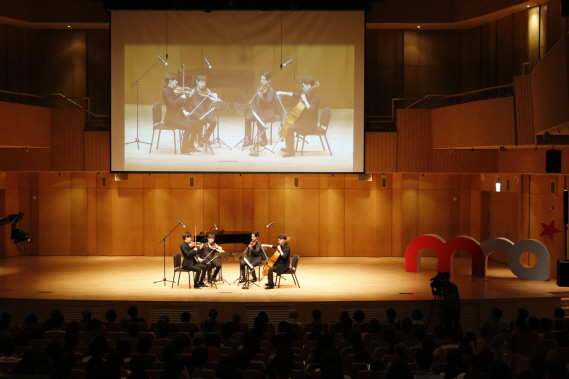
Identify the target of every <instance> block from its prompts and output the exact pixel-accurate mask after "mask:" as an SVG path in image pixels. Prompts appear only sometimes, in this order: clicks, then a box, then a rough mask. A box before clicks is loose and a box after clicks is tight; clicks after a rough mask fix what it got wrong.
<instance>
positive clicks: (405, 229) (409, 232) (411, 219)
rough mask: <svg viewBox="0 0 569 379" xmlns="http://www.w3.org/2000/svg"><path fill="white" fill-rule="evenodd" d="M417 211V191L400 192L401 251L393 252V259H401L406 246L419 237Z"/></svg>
mask: <svg viewBox="0 0 569 379" xmlns="http://www.w3.org/2000/svg"><path fill="white" fill-rule="evenodd" d="M417 210H418V192H417V190H403V191H402V192H401V224H402V227H401V250H400V251H394V252H393V256H395V257H403V256H404V255H405V248H406V247H407V245H408V244H409V243H410V242H411V241H412V240H413V239H414V238H416V237H417V236H418V235H419V234H418V221H419V220H418V216H419V215H418V212H417Z"/></svg>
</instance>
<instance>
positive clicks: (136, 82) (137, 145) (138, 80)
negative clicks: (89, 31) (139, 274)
mask: <svg viewBox="0 0 569 379" xmlns="http://www.w3.org/2000/svg"><path fill="white" fill-rule="evenodd" d="M158 62H160V61H159V60H158V61H156V62H154V64H153V65H152V66H150V67H149V68H148V70H146V71H145V72H144V74H142V75H140V77H139V78H138V79H136V80H135V81H134V83H132V84H131V85H130V87H129V88H132V86H133V85H135V84H136V138H135V139H134V141H130V142H125V145H130V144H131V143H136V147H137V148H138V150H140V144H141V143H145V144H147V145H150V142H144V141H141V140H140V139H138V86H139V85H140V79H142V78H143V77H144V75H146V74H147V73H148V71H150V70H152V68H154V66H156V65H157V64H158ZM174 142H175V141H174ZM164 285H166V283H164Z"/></svg>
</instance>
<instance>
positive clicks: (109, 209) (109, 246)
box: [97, 188, 114, 256]
mask: <svg viewBox="0 0 569 379" xmlns="http://www.w3.org/2000/svg"><path fill="white" fill-rule="evenodd" d="M112 235H113V201H112V190H110V189H106V188H97V255H105V256H106V255H113V253H114V251H113V239H112Z"/></svg>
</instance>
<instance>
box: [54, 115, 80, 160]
mask: <svg viewBox="0 0 569 379" xmlns="http://www.w3.org/2000/svg"><path fill="white" fill-rule="evenodd" d="M84 130H85V112H84V111H83V110H79V109H54V110H53V111H52V128H51V167H52V169H53V170H61V171H83V170H84V169H85V158H84V154H85V136H84Z"/></svg>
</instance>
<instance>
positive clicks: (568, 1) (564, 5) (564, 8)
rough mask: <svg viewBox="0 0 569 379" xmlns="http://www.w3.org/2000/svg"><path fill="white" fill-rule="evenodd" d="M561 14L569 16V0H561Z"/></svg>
mask: <svg viewBox="0 0 569 379" xmlns="http://www.w3.org/2000/svg"><path fill="white" fill-rule="evenodd" d="M561 16H563V17H567V16H569V0H561Z"/></svg>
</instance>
